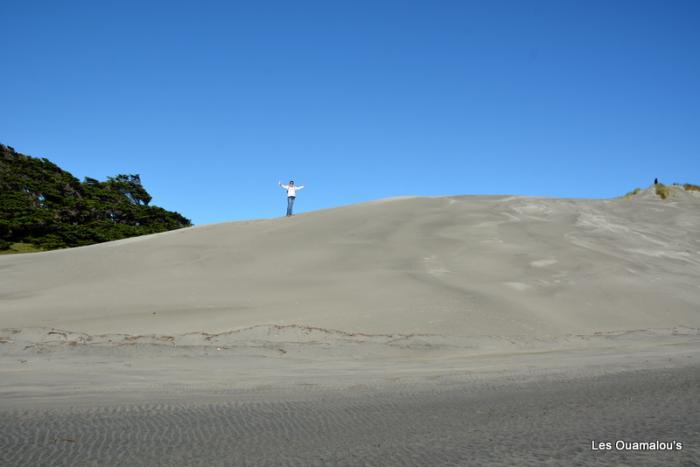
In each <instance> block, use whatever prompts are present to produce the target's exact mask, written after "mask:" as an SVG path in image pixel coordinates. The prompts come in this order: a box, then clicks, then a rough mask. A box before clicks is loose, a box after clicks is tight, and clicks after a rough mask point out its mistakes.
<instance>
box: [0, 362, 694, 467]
mask: <svg viewBox="0 0 700 467" xmlns="http://www.w3.org/2000/svg"><path fill="white" fill-rule="evenodd" d="M698 387H700V367H691V368H684V369H681V370H653V371H652V370H646V371H639V372H630V373H624V374H617V375H612V376H603V377H586V378H575V379H571V380H568V381H557V380H548V379H544V380H539V381H534V382H532V381H531V382H528V383H516V384H514V383H513V382H509V381H491V382H490V383H488V384H485V383H483V384H476V383H474V384H467V385H460V386H456V387H455V386H451V387H447V388H445V389H441V388H439V387H436V388H433V389H432V390H421V391H411V390H410V389H408V388H394V390H392V391H383V390H371V389H369V388H365V387H359V388H352V389H346V390H344V391H326V390H322V389H307V390H305V391H297V392H293V393H290V392H286V393H285V392H275V391H272V390H268V391H262V392H258V393H256V394H251V393H239V394H235V393H230V394H220V395H219V396H218V397H217V398H216V400H213V401H206V400H199V401H196V402H194V401H192V400H189V399H187V398H184V399H181V400H171V401H168V402H153V401H144V402H142V403H139V404H122V405H109V404H108V403H107V404H106V405H99V406H91V407H74V408H70V407H61V408H56V409H44V410H10V411H2V412H1V413H0V415H1V416H0V433H2V436H1V437H0V464H2V465H122V466H160V465H162V466H171V465H201V466H215V465H271V466H273V465H275V466H276V465H280V466H281V465H290V466H315V465H387V466H389V465H392V466H393V465H396V466H399V465H415V466H424V465H493V466H497V465H630V466H657V465H669V466H687V465H696V464H697V462H698V460H699V459H700V424H699V423H698V414H700V400H699V399H698V397H697V388H698ZM615 440H627V441H655V440H659V441H664V442H670V441H672V440H677V441H679V442H681V443H683V449H682V450H680V451H668V452H666V451H664V452H655V451H645V452H619V451H611V452H594V451H592V450H591V442H592V441H612V442H614V441H615Z"/></svg>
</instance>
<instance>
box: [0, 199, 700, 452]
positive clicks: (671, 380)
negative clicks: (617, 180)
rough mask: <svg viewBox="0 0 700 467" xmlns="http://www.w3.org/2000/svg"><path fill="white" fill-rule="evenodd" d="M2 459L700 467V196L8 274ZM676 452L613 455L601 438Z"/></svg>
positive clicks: (415, 207)
mask: <svg viewBox="0 0 700 467" xmlns="http://www.w3.org/2000/svg"><path fill="white" fill-rule="evenodd" d="M0 277H1V278H2V279H1V280H0V328H1V329H0V415H2V416H0V452H1V453H2V454H0V464H2V465H504V464H511V465H542V464H550V465H694V463H696V464H697V463H700V457H699V456H700V451H699V446H700V436H699V435H700V422H698V420H700V417H699V416H698V415H700V412H699V411H698V403H697V401H696V399H697V397H696V393H697V391H696V388H697V383H698V378H700V376H699V375H700V372H698V369H699V368H700V345H699V344H700V197H699V196H698V195H697V194H695V193H691V192H685V191H683V190H682V189H674V190H673V193H672V196H671V198H670V199H668V200H661V199H659V198H658V197H657V196H656V195H655V194H654V193H653V190H651V189H649V190H643V191H642V192H641V193H640V194H638V195H636V196H634V197H631V198H619V199H611V200H581V199H575V200H573V199H549V198H534V197H511V196H452V197H434V198H425V197H403V198H396V199H388V200H382V201H376V202H370V203H364V204H359V205H352V206H345V207H340V208H336V209H329V210H322V211H315V212H311V213H305V214H301V215H298V216H295V217H292V218H282V219H264V220H253V221H246V222H231V223H223V224H212V225H204V226H197V227H193V228H187V229H182V230H177V231H172V232H167V233H162V234H156V235H150V236H146V237H139V238H132V239H127V240H123V241H117V242H110V243H105V244H100V245H93V246H88V247H82V248H75V249H69V250H60V251H51V252H45V253H36V254H25V255H13V256H2V257H0ZM618 439H624V440H629V441H650V440H660V441H669V439H675V440H676V441H679V442H681V443H682V444H683V449H681V450H674V451H671V452H661V451H654V452H651V451H644V452H639V451H635V452H618V451H615V450H612V451H609V452H600V451H593V450H591V446H590V443H591V442H592V441H595V440H601V441H610V440H612V441H613V442H614V441H615V440H618Z"/></svg>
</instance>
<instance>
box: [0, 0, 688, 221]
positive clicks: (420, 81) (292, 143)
mask: <svg viewBox="0 0 700 467" xmlns="http://www.w3.org/2000/svg"><path fill="white" fill-rule="evenodd" d="M107 3H109V5H107ZM0 18H2V37H3V38H2V42H1V43H0V59H1V60H2V65H3V70H2V73H1V74H0V97H1V98H2V105H3V112H2V113H1V114H0V142H2V143H4V144H7V145H10V146H13V147H15V148H16V149H17V150H18V151H20V152H23V153H26V154H30V155H35V156H43V157H48V158H49V159H51V160H52V161H54V162H56V163H57V164H59V165H60V166H61V167H63V168H65V169H67V170H70V171H71V172H72V173H73V174H75V175H76V176H77V177H79V178H81V179H82V177H84V176H91V177H95V178H99V179H104V178H105V177H107V176H108V175H115V174H117V173H139V174H141V177H142V180H143V182H144V185H145V186H146V188H147V189H148V190H149V192H150V193H151V194H152V195H153V197H154V201H153V202H154V204H158V205H161V206H163V207H165V208H168V209H174V210H177V211H180V212H181V213H183V214H184V215H186V216H188V217H190V218H192V219H193V221H194V222H195V223H197V224H201V223H209V222H216V221H223V220H232V219H246V218H258V217H268V216H276V215H281V214H283V213H284V209H285V205H284V203H285V201H284V193H283V192H282V190H280V189H279V188H277V186H276V183H277V181H278V180H282V181H286V180H289V179H290V178H294V179H295V180H296V181H297V182H301V183H304V184H306V185H307V189H306V190H304V191H302V192H301V193H300V195H299V197H298V199H297V208H298V210H299V211H308V210H313V209H318V208H324V207H332V206H337V205H342V204H348V203H355V202H360V201H365V200H370V199H376V198H383V197H389V196H396V195H409V194H415V195H440V194H500V193H508V194H529V195H547V196H567V197H609V196H615V195H619V194H622V193H624V192H625V191H627V190H630V189H632V188H634V187H636V186H647V185H649V184H650V182H651V181H652V180H653V178H654V177H655V176H656V177H659V178H660V179H661V180H662V181H665V182H669V183H670V182H674V181H680V182H684V181H691V182H696V183H697V182H700V1H695V0H689V1H681V0H673V1H667V0H659V1H644V0H635V1H621V0H614V1H611V0H603V1H591V0H585V1H584V0H581V1H566V0H556V1H525V0H515V1H491V0H489V1H479V2H476V1H467V0H460V1H428V0H426V1H421V2H416V1H410V0H402V1H379V0H377V1H366V2H363V1H347V2H342V1H337V2H336V1H318V2H307V1H287V0H285V1H279V2H271V1H248V2H242V1H241V2H238V1H226V2H225V1H221V2H212V1H196V2H195V1H192V2H178V1H167V2H165V1H163V2H159V1H149V2H145V1H144V2H140V1H139V2H136V1H119V2H100V1H85V2H83V1H74V2H60V1H45V2H37V1H32V0H21V1H16V0H4V1H3V2H2V3H0Z"/></svg>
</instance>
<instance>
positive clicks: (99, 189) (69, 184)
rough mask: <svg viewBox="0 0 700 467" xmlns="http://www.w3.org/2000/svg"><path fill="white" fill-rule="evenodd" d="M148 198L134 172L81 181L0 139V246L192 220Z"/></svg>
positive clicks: (81, 238)
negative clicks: (4, 143) (2, 142)
mask: <svg viewBox="0 0 700 467" xmlns="http://www.w3.org/2000/svg"><path fill="white" fill-rule="evenodd" d="M150 202H151V195H150V194H148V192H147V191H146V189H145V188H144V187H143V185H142V184H141V178H140V176H139V175H133V174H120V175H116V176H114V177H108V178H107V180H105V181H99V180H96V179H93V178H89V177H85V179H84V180H83V181H82V182H81V181H80V180H78V179H77V178H75V177H74V176H73V175H72V174H71V173H69V172H67V171H65V170H63V169H61V168H60V167H58V166H57V165H56V164H54V163H53V162H51V161H50V160H48V159H46V158H37V157H31V156H27V155H24V154H20V153H18V152H16V151H15V150H14V149H13V148H12V147H10V146H5V145H2V144H0V250H7V249H9V248H10V247H11V246H12V244H13V243H16V242H21V243H31V244H33V245H35V246H36V247H38V248H41V249H55V248H65V247H73V246H81V245H90V244H93V243H100V242H106V241H109V240H118V239H121V238H127V237H134V236H137V235H145V234H150V233H156V232H163V231H166V230H173V229H179V228H182V227H188V226H191V225H192V222H191V221H190V220H189V219H187V218H186V217H184V216H182V215H181V214H179V213H177V212H173V211H167V210H165V209H163V208H160V207H158V206H151V205H150V204H149V203H150Z"/></svg>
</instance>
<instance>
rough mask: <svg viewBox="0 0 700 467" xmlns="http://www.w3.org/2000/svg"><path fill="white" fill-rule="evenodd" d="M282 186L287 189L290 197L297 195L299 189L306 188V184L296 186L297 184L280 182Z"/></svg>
mask: <svg viewBox="0 0 700 467" xmlns="http://www.w3.org/2000/svg"><path fill="white" fill-rule="evenodd" d="M280 186H281V187H282V188H283V189H285V190H287V197H290V198H291V197H296V195H297V190H301V189H302V188H304V185H301V186H296V185H282V184H280Z"/></svg>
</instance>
